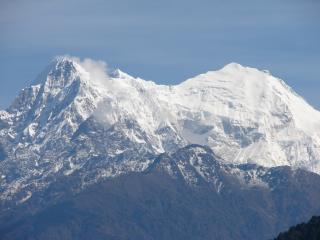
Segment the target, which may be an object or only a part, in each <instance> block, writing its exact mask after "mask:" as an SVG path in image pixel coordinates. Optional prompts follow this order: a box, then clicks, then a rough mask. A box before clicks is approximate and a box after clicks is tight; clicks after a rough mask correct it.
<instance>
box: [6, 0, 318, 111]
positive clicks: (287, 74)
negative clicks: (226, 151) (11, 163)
mask: <svg viewBox="0 0 320 240" xmlns="http://www.w3.org/2000/svg"><path fill="white" fill-rule="evenodd" d="M319 13H320V1H318V0H269V1H259V0H242V1H239V0H224V1H222V0H221V1H218V0H211V1H201V0H199V1H194V0H193V1H191V0H184V1H182V0H181V1H180V0H179V1H174V0H171V1H169V0H162V1H153V0H135V1H132V0H123V1H122V0H69V1H66V0H50V1H44V0H0V72H1V75H0V82H1V85H0V108H5V107H7V106H8V105H9V103H10V102H11V101H12V100H13V98H14V97H15V96H16V94H17V93H18V92H19V90H20V89H21V88H23V87H25V86H27V85H28V84H29V83H30V82H31V81H32V80H33V79H34V78H35V77H36V76H37V74H39V73H40V72H41V71H42V70H43V68H44V67H45V66H46V65H47V64H48V63H49V62H50V60H51V59H52V58H53V57H54V56H56V55H61V54H69V55H74V56H78V57H90V58H93V59H99V60H104V61H106V62H107V63H108V65H109V66H110V67H111V68H120V69H122V70H123V71H125V72H127V73H129V74H131V75H133V76H139V77H141V78H144V79H149V80H153V81H156V82H157V83H164V84H175V83H179V82H181V81H183V80H185V79H186V78H189V77H192V76H194V75H197V74H200V73H203V72H206V71H208V70H216V69H219V68H221V67H222V66H224V65H225V64H227V63H229V62H238V63H240V64H242V65H248V66H253V67H257V68H260V69H268V70H270V71H271V73H272V74H273V75H275V76H277V77H281V78H282V79H284V80H285V82H286V83H287V84H289V85H290V86H291V87H293V88H294V89H295V90H296V91H297V92H298V93H299V94H300V95H302V96H303V97H304V98H305V99H306V100H307V101H308V102H310V103H311V104H312V105H313V106H315V107H316V108H318V109H320V14H319Z"/></svg>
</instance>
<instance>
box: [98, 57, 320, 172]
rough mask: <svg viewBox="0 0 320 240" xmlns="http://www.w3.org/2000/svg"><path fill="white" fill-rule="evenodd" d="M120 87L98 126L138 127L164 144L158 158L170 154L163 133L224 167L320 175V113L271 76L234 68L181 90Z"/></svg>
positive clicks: (126, 81) (130, 81)
mask: <svg viewBox="0 0 320 240" xmlns="http://www.w3.org/2000/svg"><path fill="white" fill-rule="evenodd" d="M119 80H120V79H113V80H112V88H110V89H112V90H111V92H112V94H109V96H108V100H107V101H105V102H104V103H102V104H101V107H100V108H98V110H97V112H98V113H99V116H100V119H101V120H102V121H104V122H105V123H106V124H113V123H115V122H117V121H118V119H119V118H121V117H124V118H132V119H135V120H136V121H137V122H138V123H139V125H140V126H141V127H142V128H143V129H144V130H146V131H147V133H148V134H149V135H150V136H155V139H156V138H157V137H158V138H159V140H160V142H159V143H158V144H157V143H156V141H155V142H154V143H155V144H156V145H155V146H157V148H158V149H159V151H168V150H170V146H166V145H165V143H166V142H167V141H168V139H167V138H168V136H167V135H166V136H165V139H163V138H162V137H163V136H161V134H159V131H160V132H161V131H163V130H166V131H170V132H173V133H175V134H174V138H176V137H177V136H179V137H180V138H181V139H182V140H183V141H180V142H181V143H182V144H184V143H185V142H187V143H196V144H202V145H208V146H210V147H211V148H212V149H213V150H214V151H215V153H216V154H218V155H219V156H220V157H221V158H223V159H224V160H225V161H227V162H231V163H248V162H249V163H257V164H260V165H263V166H279V165H290V166H294V167H302V168H306V169H309V170H311V171H314V172H319V171H320V168H319V167H320V165H319V164H320V162H319V160H320V138H319V136H320V113H319V112H318V111H316V110H315V109H314V108H312V107H311V106H310V105H308V104H307V103H306V102H305V101H304V100H303V99H302V98H301V97H300V96H298V95H297V94H296V93H295V92H294V91H293V90H292V89H291V88H290V87H288V86H287V85H286V84H285V83H284V82H283V81H282V80H280V79H277V78H275V77H273V76H271V75H270V74H269V73H266V72H263V71H259V70H257V69H254V68H249V67H243V66H241V65H239V64H235V63H232V64H229V65H227V66H226V67H224V68H223V69H221V70H219V71H214V72H208V73H206V74H202V75H199V76H196V77H195V78H192V79H189V80H187V81H185V82H183V83H181V84H179V85H176V86H159V85H156V84H155V83H153V82H147V81H143V80H141V79H134V78H132V77H130V76H128V75H126V76H125V77H124V78H122V79H121V81H120V83H119ZM108 85H109V84H108Z"/></svg>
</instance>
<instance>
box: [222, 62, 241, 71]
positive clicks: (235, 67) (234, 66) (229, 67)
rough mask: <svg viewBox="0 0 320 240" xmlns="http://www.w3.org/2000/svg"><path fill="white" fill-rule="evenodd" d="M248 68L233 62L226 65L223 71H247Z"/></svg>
mask: <svg viewBox="0 0 320 240" xmlns="http://www.w3.org/2000/svg"><path fill="white" fill-rule="evenodd" d="M245 68H246V67H245V66H243V65H241V64H239V63H236V62H231V63H229V64H227V65H225V66H224V67H223V68H222V69H221V70H237V71H238V70H240V69H245Z"/></svg>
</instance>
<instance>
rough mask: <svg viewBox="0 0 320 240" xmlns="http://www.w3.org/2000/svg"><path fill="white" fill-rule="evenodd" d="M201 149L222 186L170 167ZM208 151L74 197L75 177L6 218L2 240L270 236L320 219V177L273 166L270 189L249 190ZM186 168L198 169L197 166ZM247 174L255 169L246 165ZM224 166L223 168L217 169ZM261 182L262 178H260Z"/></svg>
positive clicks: (167, 160)
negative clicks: (188, 177)
mask: <svg viewBox="0 0 320 240" xmlns="http://www.w3.org/2000/svg"><path fill="white" fill-rule="evenodd" d="M201 149H202V153H201V154H203V155H202V158H206V159H207V160H208V161H212V164H213V165H214V166H216V167H215V176H216V177H218V176H219V180H220V181H222V184H223V186H224V187H223V188H222V189H221V190H220V191H219V192H218V191H217V190H216V188H215V185H213V183H212V182H211V181H205V180H204V179H202V180H201V181H200V180H199V181H196V182H195V184H193V183H188V182H187V181H186V180H185V178H184V176H183V175H181V174H177V175H169V174H168V173H167V171H166V170H165V169H166V168H165V166H166V165H168V164H171V165H172V166H177V165H178V164H181V162H183V161H184V162H190V157H192V156H193V157H194V156H195V154H198V153H199V151H200V150H201ZM214 158H215V156H214V155H213V153H212V152H210V150H208V148H206V147H201V146H198V145H192V146H188V147H185V148H182V149H180V150H178V151H177V152H176V153H175V154H173V155H168V154H162V155H160V156H159V157H158V158H157V160H156V161H155V163H154V164H153V165H152V167H150V168H149V169H147V170H146V171H145V172H142V173H130V174H126V175H123V176H120V177H116V178H112V179H107V180H105V181H102V182H100V183H97V184H94V185H92V186H91V187H89V188H87V189H85V190H83V191H81V192H79V193H74V192H72V191H71V190H70V188H69V187H68V186H72V185H73V184H75V182H77V176H76V173H75V174H73V175H70V176H68V177H64V178H63V179H60V181H58V182H56V183H55V184H53V185H51V186H50V188H49V189H47V190H46V191H45V192H43V193H42V194H40V193H39V194H38V195H35V196H33V197H32V198H31V199H30V200H29V201H28V202H26V203H25V204H22V205H21V206H20V207H18V208H14V209H13V210H11V211H6V212H3V213H2V215H1V218H0V226H1V228H0V234H1V236H2V239H48V240H50V239H119V240H120V239H247V240H250V239H270V238H272V237H274V236H276V235H277V234H278V233H279V232H280V231H284V230H285V229H287V228H288V227H289V226H292V225H294V224H296V223H299V222H301V221H305V220H307V219H308V218H310V217H311V216H312V215H314V214H320V204H319V201H318V200H319V199H320V176H319V175H317V174H313V173H310V172H307V171H303V170H295V171H294V170H292V169H290V168H289V167H276V168H271V169H269V170H268V171H269V172H267V173H266V176H268V178H266V176H265V181H266V182H267V183H268V184H269V187H265V186H260V185H256V186H250V187H249V185H246V184H244V183H243V182H240V181H239V180H237V178H235V177H234V175H232V172H229V173H228V172H225V171H222V169H227V168H225V167H226V166H224V165H223V164H221V163H219V162H218V161H217V160H214ZM188 168H190V169H192V165H189V166H188ZM241 168H243V169H245V170H246V171H249V170H252V169H256V168H257V166H255V165H242V166H241ZM219 169H221V170H219ZM262 177H263V176H262Z"/></svg>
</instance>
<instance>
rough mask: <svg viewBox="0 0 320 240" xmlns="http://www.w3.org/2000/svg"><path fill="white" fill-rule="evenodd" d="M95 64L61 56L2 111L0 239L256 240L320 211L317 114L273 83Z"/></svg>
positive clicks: (245, 70)
mask: <svg viewBox="0 0 320 240" xmlns="http://www.w3.org/2000/svg"><path fill="white" fill-rule="evenodd" d="M105 67H106V66H105V65H104V64H103V63H102V62H97V61H93V60H90V59H85V60H80V59H78V58H74V57H69V56H62V57H58V58H56V59H54V60H53V61H52V62H51V63H50V64H49V66H48V67H47V68H46V69H45V70H44V71H43V72H42V73H41V74H40V75H39V76H38V77H37V79H36V80H35V81H33V82H32V83H31V85H30V86H28V87H26V88H24V89H23V90H22V91H21V92H20V94H19V95H18V96H17V98H16V99H15V100H14V102H13V103H12V104H11V105H10V106H9V107H8V108H7V109H6V110H2V111H0V176H1V179H0V206H1V209H0V210H1V211H0V226H1V227H0V233H2V236H6V238H5V239H43V238H46V239H75V238H76V239H87V238H88V237H89V236H95V239H105V238H107V239H168V238H170V236H171V238H172V239H186V238H187V237H188V236H189V237H191V239H212V238H213V239H257V236H260V237H261V239H263V238H265V239H267V238H270V237H274V236H276V234H278V233H279V232H280V231H283V230H285V229H287V228H288V227H289V226H291V225H293V224H296V223H299V222H301V221H305V220H307V219H308V218H310V217H311V216H312V215H315V214H319V213H320V204H319V201H318V200H319V199H320V188H319V186H320V176H319V175H318V174H319V173H320V112H318V111H317V110H315V109H314V108H313V107H312V106H310V105H309V104H308V103H307V102H306V101H305V100H303V98H301V97H300V96H299V95H298V94H297V93H295V92H294V91H293V90H292V89H291V88H290V87H289V86H287V85H286V84H285V83H284V82H283V81H282V80H281V79H278V78H276V77H273V76H272V75H271V74H270V73H269V72H268V71H265V70H263V71H260V70H258V69H255V68H251V67H244V66H241V65H240V64H236V63H231V64H228V65H227V66H225V67H223V68H222V69H220V70H218V71H209V72H207V73H205V74H201V75H198V76H196V77H193V78H191V79H188V80H186V81H184V82H182V83H180V84H178V85H157V84H156V83H154V82H152V81H146V80H143V79H140V78H135V77H132V76H130V75H128V74H126V73H124V72H122V71H120V70H118V69H117V70H115V71H107V70H106V69H105ZM49 216H52V218H51V217H49ZM88 221H89V222H88ZM254 225H256V227H254V228H253V227H252V226H254ZM83 226H86V227H85V228H83ZM18 229H20V230H18Z"/></svg>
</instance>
